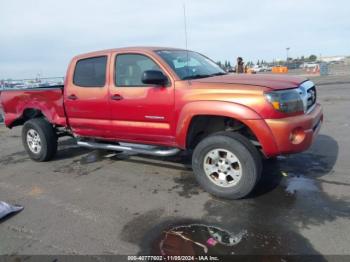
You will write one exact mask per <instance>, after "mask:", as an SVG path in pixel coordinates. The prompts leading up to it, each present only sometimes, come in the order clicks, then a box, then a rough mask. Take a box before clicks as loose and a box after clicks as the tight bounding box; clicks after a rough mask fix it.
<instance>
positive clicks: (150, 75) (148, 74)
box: [142, 70, 168, 86]
mask: <svg viewBox="0 0 350 262" xmlns="http://www.w3.org/2000/svg"><path fill="white" fill-rule="evenodd" d="M142 83H144V84H147V85H157V86H166V85H167V84H168V78H167V77H166V76H165V75H164V74H163V73H162V72H161V71H159V70H147V71H145V72H143V75H142Z"/></svg>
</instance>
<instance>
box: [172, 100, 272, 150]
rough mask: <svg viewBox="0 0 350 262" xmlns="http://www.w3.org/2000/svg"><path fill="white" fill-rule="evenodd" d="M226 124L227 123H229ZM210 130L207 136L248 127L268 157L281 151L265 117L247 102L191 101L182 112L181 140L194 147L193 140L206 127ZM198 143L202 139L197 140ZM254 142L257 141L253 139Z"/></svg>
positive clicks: (185, 145) (178, 134)
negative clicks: (246, 104) (244, 103)
mask: <svg viewBox="0 0 350 262" xmlns="http://www.w3.org/2000/svg"><path fill="white" fill-rule="evenodd" d="M218 123H219V125H218ZM225 123H226V124H225ZM203 126H204V127H205V130H209V132H207V134H204V137H206V136H207V135H210V134H211V133H214V132H218V131H229V130H231V131H237V130H238V129H237V130H236V128H240V129H241V130H242V131H243V130H244V132H245V133H244V134H243V135H244V136H246V137H247V135H248V138H250V140H256V143H255V146H258V147H259V146H260V147H261V150H262V152H263V154H264V155H265V156H270V155H271V154H273V153H274V152H276V151H277V146H276V144H275V141H274V137H273V134H272V132H271V131H270V129H269V127H268V126H267V125H266V123H265V121H264V119H262V118H261V116H260V115H259V114H258V113H257V112H255V111H254V110H252V109H251V108H248V107H246V106H244V105H241V104H237V103H230V102H221V101H199V102H192V103H189V104H187V105H186V106H185V107H184V108H183V110H182V111H181V113H180V117H179V120H178V125H177V132H176V138H177V143H178V144H179V146H180V147H181V148H183V149H191V148H193V146H195V143H196V141H194V144H193V139H194V138H195V137H196V135H197V134H198V130H201V129H202V127H203ZM197 142H198V141H197ZM252 142H254V141H252Z"/></svg>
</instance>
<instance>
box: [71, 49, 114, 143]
mask: <svg viewBox="0 0 350 262" xmlns="http://www.w3.org/2000/svg"><path fill="white" fill-rule="evenodd" d="M108 60H109V55H102V56H96V57H91V56H89V57H86V58H80V59H77V60H76V61H73V62H72V66H71V68H72V69H71V70H70V72H69V73H68V76H67V78H68V79H67V82H66V83H67V84H66V86H65V94H64V98H65V99H64V101H65V109H66V114H67V117H68V121H69V125H70V127H71V128H72V130H73V132H74V133H75V134H77V135H79V136H84V137H89V136H92V137H109V135H110V111H109V95H108V81H107V77H106V75H107V67H108V66H107V65H108Z"/></svg>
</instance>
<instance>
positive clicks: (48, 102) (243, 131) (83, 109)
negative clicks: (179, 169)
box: [0, 47, 323, 199]
mask: <svg viewBox="0 0 350 262" xmlns="http://www.w3.org/2000/svg"><path fill="white" fill-rule="evenodd" d="M316 97H317V96H316V87H315V85H314V84H313V83H312V82H311V81H309V80H307V79H305V78H297V77H291V76H286V75H283V76H282V75H280V76H273V75H268V74H264V75H249V74H227V73H226V72H224V71H223V70H222V69H221V68H220V67H219V66H218V65H217V64H216V63H215V62H213V61H212V60H210V59H208V58H207V57H205V56H203V55H201V54H199V53H196V52H192V51H186V50H181V49H171V48H160V47H154V48H153V47H144V48H123V49H112V50H105V51H98V52H93V53H88V54H83V55H79V56H76V57H74V58H73V59H72V61H71V63H70V65H69V67H68V70H67V75H66V77H65V83H64V85H61V86H49V85H48V86H46V87H40V88H35V89H25V90H11V91H3V92H1V95H0V99H1V104H2V106H3V109H4V113H5V124H6V126H7V127H9V128H12V127H14V126H19V125H23V129H22V141H23V146H24V148H25V149H26V151H27V152H28V155H29V156H30V157H31V158H32V159H33V160H35V161H39V162H40V161H48V160H50V159H52V158H53V157H54V156H55V153H56V151H57V141H58V139H59V138H60V137H62V136H66V135H70V136H73V137H75V138H76V140H77V143H78V145H80V146H84V147H88V148H95V149H108V150H116V151H132V152H138V153H142V154H149V155H154V156H170V155H175V154H177V153H179V152H180V151H185V150H186V151H188V152H192V168H193V172H194V175H195V177H196V179H197V181H198V182H199V184H200V185H201V186H202V187H203V188H204V189H205V190H207V191H208V192H210V193H211V194H213V195H216V196H219V197H224V198H229V199H238V198H242V197H245V196H247V195H248V194H249V193H250V192H251V191H252V190H253V188H254V187H255V185H256V184H257V182H258V181H259V179H260V176H261V172H262V162H261V160H262V158H269V157H275V156H277V155H280V154H291V153H297V152H301V151H304V150H306V149H307V148H309V146H310V145H311V144H312V142H313V140H314V139H315V137H316V135H317V133H318V131H319V129H320V126H321V123H322V121H323V113H322V109H321V106H320V105H319V104H318V103H317V101H316Z"/></svg>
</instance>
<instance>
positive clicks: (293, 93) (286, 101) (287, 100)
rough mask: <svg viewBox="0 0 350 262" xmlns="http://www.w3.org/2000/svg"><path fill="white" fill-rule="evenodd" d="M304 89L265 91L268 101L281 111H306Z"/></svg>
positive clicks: (289, 112)
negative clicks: (302, 96)
mask: <svg viewBox="0 0 350 262" xmlns="http://www.w3.org/2000/svg"><path fill="white" fill-rule="evenodd" d="M302 92H303V90H301V89H300V88H296V89H290V90H282V91H272V92H268V93H265V96H266V98H267V101H269V102H270V104H271V105H272V106H273V108H274V109H276V110H277V111H279V112H282V113H288V114H291V113H297V112H304V105H303V100H302V98H301V95H302Z"/></svg>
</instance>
